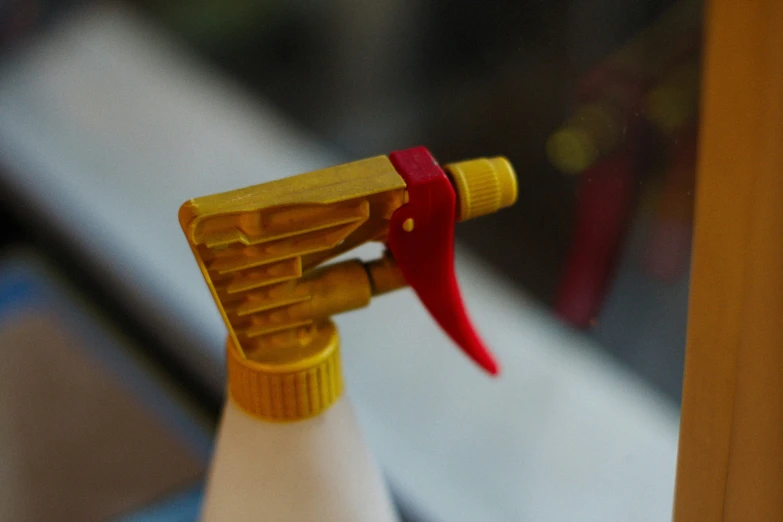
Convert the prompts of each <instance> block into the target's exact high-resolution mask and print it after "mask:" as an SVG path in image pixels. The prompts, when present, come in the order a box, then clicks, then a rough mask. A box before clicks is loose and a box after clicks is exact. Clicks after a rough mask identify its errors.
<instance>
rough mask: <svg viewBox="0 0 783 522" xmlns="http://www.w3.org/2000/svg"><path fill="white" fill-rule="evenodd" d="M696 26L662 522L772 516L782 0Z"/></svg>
mask: <svg viewBox="0 0 783 522" xmlns="http://www.w3.org/2000/svg"><path fill="white" fill-rule="evenodd" d="M706 24H707V26H706V29H707V42H706V62H705V63H706V66H705V67H706V68H705V71H704V83H703V92H702V121H701V143H700V150H699V163H698V170H697V172H698V179H697V200H696V213H695V236H694V249H693V261H692V278H691V294H690V310H689V318H688V320H689V324H688V346H687V353H686V360H685V382H684V387H683V404H682V421H681V428H680V447H679V457H678V466H677V485H676V492H675V505H674V520H675V522H695V521H698V522H716V521H740V520H741V521H743V522H748V521H765V522H768V521H773V520H783V255H782V254H783V248H782V246H783V2H780V1H779V0H745V1H742V2H739V1H735V0H713V1H712V2H710V3H709V5H708V9H707V18H706Z"/></svg>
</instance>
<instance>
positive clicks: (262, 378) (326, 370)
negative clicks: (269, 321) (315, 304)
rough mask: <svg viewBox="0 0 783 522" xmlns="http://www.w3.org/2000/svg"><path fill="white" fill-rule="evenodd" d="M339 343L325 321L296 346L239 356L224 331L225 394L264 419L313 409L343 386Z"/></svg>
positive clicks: (292, 417)
mask: <svg viewBox="0 0 783 522" xmlns="http://www.w3.org/2000/svg"><path fill="white" fill-rule="evenodd" d="M339 345H340V341H339V336H338V334H337V329H336V328H335V326H334V323H332V322H331V321H329V322H327V323H324V324H323V325H320V326H318V327H317V328H315V330H314V334H313V336H312V337H310V338H309V339H308V341H307V342H306V343H303V344H302V345H301V346H300V347H299V349H295V350H291V348H290V347H286V348H285V349H282V350H280V351H275V350H272V351H268V352H267V353H262V354H259V355H254V356H253V357H252V358H245V357H244V356H243V355H242V353H240V351H239V350H237V348H236V346H235V345H234V341H233V340H232V338H231V337H230V336H229V339H228V342H227V352H228V357H227V360H228V388H229V393H230V395H231V398H232V399H233V400H234V402H235V403H236V404H237V405H239V407H241V408H242V409H243V410H245V411H246V412H247V413H249V414H250V415H253V416H254V417H258V418H260V419H263V420H267V421H282V422H290V421H296V420H302V419H307V418H310V417H313V416H315V415H318V414H319V413H321V412H323V411H324V410H326V409H327V408H329V406H331V405H332V404H334V403H335V402H336V401H337V399H339V398H340V396H341V395H342V392H343V378H342V372H341V370H340V350H339ZM292 352H295V353H292ZM283 354H284V355H283ZM281 355H282V357H281Z"/></svg>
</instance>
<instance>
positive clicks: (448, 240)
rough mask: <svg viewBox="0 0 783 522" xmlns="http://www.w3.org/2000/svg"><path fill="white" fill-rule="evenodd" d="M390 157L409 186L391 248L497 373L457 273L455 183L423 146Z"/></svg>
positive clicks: (435, 312)
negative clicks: (455, 255)
mask: <svg viewBox="0 0 783 522" xmlns="http://www.w3.org/2000/svg"><path fill="white" fill-rule="evenodd" d="M389 159H390V160H391V162H392V165H394V168H395V169H396V170H397V173H398V174H399V175H400V176H402V178H403V179H404V180H405V183H406V184H407V190H408V202H407V203H406V204H404V205H402V206H401V207H400V208H398V209H397V210H396V211H395V212H394V214H393V215H392V217H391V222H390V225H389V239H388V245H389V249H390V250H391V253H392V255H393V256H394V259H395V260H396V262H397V265H398V266H399V267H400V269H401V271H402V274H403V276H404V277H405V280H406V281H407V283H408V284H409V285H410V286H411V288H413V290H414V291H415V292H416V294H417V295H418V296H419V299H421V302H422V303H423V304H424V306H425V307H426V308H427V310H429V312H430V314H431V315H432V317H433V318H434V319H435V320H436V321H437V322H438V324H440V326H441V327H442V328H443V329H444V330H445V331H446V333H447V334H448V335H449V336H450V337H451V338H452V339H453V340H454V342H455V343H457V344H458V345H459V346H460V348H462V350H463V351H464V352H465V353H466V354H467V355H468V356H469V357H470V358H471V359H473V360H474V361H475V362H476V363H477V364H478V365H479V366H481V367H482V368H484V369H485V370H486V371H487V372H489V373H490V374H492V375H497V374H498V372H499V368H498V364H497V362H496V361H495V358H494V357H493V356H492V354H491V353H490V351H489V350H488V349H487V347H486V345H485V344H484V342H483V341H482V340H481V338H480V337H479V336H478V333H477V332H476V330H475V328H474V327H473V324H472V323H471V321H470V318H469V317H468V314H467V311H466V310H465V305H464V303H463V301H462V294H461V293H460V291H459V286H458V285H457V277H456V275H455V273H454V225H455V223H456V221H457V208H456V205H457V201H456V200H457V197H456V193H455V191H454V188H453V187H452V185H451V182H450V181H449V178H448V177H447V176H446V174H445V173H444V172H443V170H442V169H441V168H440V166H439V165H438V163H437V162H436V161H435V158H433V157H432V155H431V154H430V153H429V151H428V150H427V149H426V148H424V147H416V148H412V149H407V150H402V151H397V152H393V153H391V154H390V155H389Z"/></svg>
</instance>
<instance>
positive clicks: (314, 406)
mask: <svg viewBox="0 0 783 522" xmlns="http://www.w3.org/2000/svg"><path fill="white" fill-rule="evenodd" d="M326 330H327V332H326V333H325V335H324V336H322V337H321V338H320V339H316V340H314V341H313V342H311V343H309V344H308V346H307V351H306V353H305V352H304V351H302V352H300V353H299V354H297V357H295V358H292V359H289V360H288V361H286V362H274V363H272V362H269V361H267V362H266V363H258V362H257V361H255V362H254V361H249V360H247V359H244V358H242V357H241V356H239V355H238V353H237V351H236V350H234V349H233V348H232V345H231V343H230V342H229V346H228V370H229V398H228V400H227V401H226V405H225V409H224V411H223V417H222V420H221V423H220V428H219V432H218V437H217V444H216V448H215V453H214V456H213V458H212V466H211V469H210V472H209V477H208V482H207V491H206V496H205V500H204V505H203V508H202V509H203V511H202V520H203V521H204V522H227V521H231V522H242V521H246V520H247V521H250V520H252V521H258V520H263V521H265V522H289V521H290V522H311V521H312V522H332V521H334V522H370V521H371V522H393V521H396V520H398V518H397V515H396V513H395V510H394V507H393V506H392V503H391V500H390V497H389V493H388V491H387V489H386V486H385V484H384V482H383V479H382V477H381V474H380V471H379V469H378V466H377V465H376V463H375V462H374V460H373V458H372V455H371V454H370V451H369V450H368V448H367V446H366V444H365V442H364V440H363V438H362V434H361V431H360V429H359V426H358V423H357V421H356V418H355V416H354V412H353V408H352V406H351V404H350V402H349V400H348V399H347V397H344V396H343V394H342V378H341V376H340V368H339V359H338V358H339V350H338V343H339V341H338V336H337V332H336V330H335V329H334V327H333V326H332V325H331V323H330V324H329V325H327V328H326ZM301 385H303V386H301ZM302 391H304V392H305V393H303V394H300V393H298V392H302ZM281 421H284V422H281Z"/></svg>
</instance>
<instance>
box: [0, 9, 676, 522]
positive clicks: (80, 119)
mask: <svg viewBox="0 0 783 522" xmlns="http://www.w3.org/2000/svg"><path fill="white" fill-rule="evenodd" d="M412 145H413V144H412ZM335 161H336V158H334V157H331V156H330V155H329V154H328V153H326V152H324V151H323V150H322V149H321V148H319V147H318V146H316V145H314V143H313V142H312V141H309V140H307V139H306V138H304V137H303V136H302V135H301V134H300V133H297V132H296V131H295V130H293V129H291V128H289V127H288V126H287V125H286V124H285V123H284V121H283V120H282V119H281V118H280V117H279V116H278V115H276V114H275V113H273V112H272V111H271V110H269V109H267V108H265V107H264V106H262V105H259V104H258V103H255V102H251V101H250V99H249V98H248V97H247V96H246V95H244V94H243V93H242V92H240V91H238V90H237V89H235V88H233V87H232V86H230V85H229V84H227V83H225V82H223V81H220V80H218V79H216V78H214V77H213V76H212V75H210V74H209V73H208V72H206V71H205V70H204V69H203V68H202V67H201V66H199V64H197V63H195V62H193V61H192V59H191V58H189V57H188V56H187V54H186V53H184V52H182V51H181V50H179V49H177V48H175V47H174V46H173V45H172V44H171V43H170V42H167V41H165V40H164V39H163V38H162V37H160V36H159V35H158V34H157V33H156V32H155V31H154V30H152V29H150V28H148V27H146V26H144V25H143V24H141V23H140V22H139V21H138V20H135V19H134V18H133V17H132V16H129V15H128V14H127V13H124V12H118V11H113V10H111V9H106V8H104V9H103V10H101V11H93V12H91V13H88V14H85V15H83V16H80V17H78V18H74V19H72V20H70V22H69V23H68V25H66V26H65V27H61V28H60V29H59V30H57V31H55V32H54V33H53V34H50V35H49V36H48V37H47V38H46V39H45V40H44V41H42V42H40V43H39V44H37V45H36V46H35V47H34V48H33V49H31V50H28V51H27V52H25V53H24V54H23V55H21V56H18V57H17V58H16V59H14V60H13V61H11V62H8V63H6V64H5V66H4V68H3V70H2V71H0V162H2V164H3V165H4V166H5V167H7V168H8V170H7V171H6V172H5V173H4V174H3V176H4V178H3V182H4V183H6V184H9V185H10V186H11V187H12V188H13V189H14V192H15V193H16V194H19V195H21V196H22V199H23V201H24V202H25V204H26V205H29V206H30V207H31V211H33V212H35V213H37V214H39V215H43V216H45V217H46V218H48V220H49V221H51V222H52V223H53V224H54V226H56V227H58V229H59V230H60V232H61V233H62V234H64V235H65V236H66V237H68V238H69V239H70V240H71V241H72V243H73V245H74V247H75V248H77V249H79V250H81V251H84V252H85V254H86V257H87V258H88V259H89V262H90V263H92V264H93V266H94V268H95V269H96V273H97V274H98V277H100V278H101V281H104V282H105V283H106V284H107V285H111V287H112V289H113V290H115V291H116V292H117V293H118V295H120V296H121V297H122V298H125V299H128V300H130V302H131V303H133V304H135V305H136V307H137V309H138V310H140V313H142V314H143V315H142V318H143V319H144V320H146V321H147V322H148V324H151V325H154V327H155V328H157V329H158V330H159V331H160V332H161V334H162V335H164V336H165V337H166V338H167V339H168V340H169V341H170V344H171V345H172V346H181V347H182V348H181V355H182V357H183V360H184V361H185V362H186V363H187V364H189V365H191V367H192V368H194V369H196V370H197V371H199V372H201V374H202V375H203V376H205V377H206V378H208V379H209V380H210V382H211V383H212V385H213V386H215V387H216V389H219V387H220V386H221V379H222V375H221V370H218V368H221V367H222V362H221V361H222V355H223V354H222V351H223V339H224V335H225V330H224V328H223V326H222V324H221V322H220V319H219V316H218V314H217V312H216V310H215V307H214V305H213V303H212V302H211V299H210V296H209V294H208V292H207V290H206V287H205V285H204V284H203V282H202V280H201V275H200V273H199V272H198V270H197V268H196V265H195V262H194V261H193V260H192V257H191V253H190V251H189V249H188V246H187V244H186V241H185V239H184V237H183V235H182V232H181V231H180V229H179V226H178V223H177V220H176V213H177V209H178V207H179V205H180V204H181V203H182V201H184V200H185V199H187V198H189V197H194V196H200V195H205V194H210V193H214V192H218V191H222V190H228V189H232V188H237V187H240V186H246V185H250V184H255V183H260V182H263V181H266V180H269V179H273V178H278V177H283V176H287V175H291V174H295V173H298V172H303V171H307V170H312V169H314V168H318V167H322V166H325V165H327V164H330V163H334V162H335ZM457 268H458V272H459V275H460V279H461V282H462V285H463V290H464V292H465V297H466V299H467V301H468V303H469V306H470V309H471V310H472V312H473V317H474V319H475V321H476V323H477V324H478V326H479V328H480V330H481V331H482V332H483V333H484V336H485V337H486V339H487V341H488V342H489V343H490V345H491V346H493V348H494V349H495V350H496V351H497V353H498V355H499V357H500V360H501V361H502V364H503V370H504V373H503V376H502V378H501V379H500V380H497V381H493V380H490V379H488V378H487V377H485V376H484V375H482V374H481V373H479V372H478V371H477V370H476V369H475V368H474V367H472V366H471V365H470V364H469V363H468V361H467V360H466V359H465V358H464V357H463V356H461V355H460V354H459V353H458V352H457V350H456V349H455V348H454V347H453V346H452V345H451V343H450V342H449V341H448V340H447V339H446V338H445V337H444V335H443V334H441V332H440V331H439V330H438V329H437V327H436V326H434V324H433V323H432V321H431V320H430V319H429V318H428V317H427V315H426V313H425V312H424V311H423V309H422V307H421V306H420V305H419V304H418V303H417V301H416V300H415V298H414V296H413V295H412V293H411V292H409V291H403V292H399V293H396V294H394V295H390V296H387V297H383V298H380V299H378V300H377V301H376V302H374V303H373V305H372V306H371V307H370V308H369V309H366V310H362V311H359V312H355V313H352V314H348V315H346V316H344V317H340V318H339V319H338V322H339V323H340V325H341V332H342V336H343V346H344V348H343V349H344V353H345V355H344V360H345V362H344V364H345V368H346V378H347V380H348V385H349V390H350V393H351V396H352V397H353V400H354V402H355V404H356V406H357V409H358V411H359V418H360V421H361V423H362V424H363V426H364V427H365V429H366V432H367V435H368V439H369V441H370V445H371V446H372V448H373V450H374V451H375V452H376V454H377V455H378V457H379V460H380V462H381V464H382V465H383V467H384V468H385V470H386V472H387V473H388V476H389V478H390V480H391V481H392V483H393V485H394V486H395V488H396V489H397V491H398V492H399V493H400V494H401V496H402V499H403V501H404V502H405V503H406V504H409V505H411V506H413V507H414V508H415V509H416V510H418V511H419V512H420V513H422V514H423V515H424V516H426V517H428V518H425V520H443V521H463V520H464V521H471V522H475V521H484V520H487V521H489V520H493V521H502V520H532V521H536V522H538V521H569V522H571V521H586V520H596V521H601V522H609V521H617V522H627V521H628V520H634V521H637V522H641V521H648V520H649V521H655V522H658V521H661V520H666V519H668V518H669V516H670V512H671V501H672V490H673V483H674V480H673V478H674V464H675V452H676V437H677V412H676V411H675V410H673V409H672V408H671V407H670V406H669V405H668V404H667V403H663V402H661V400H660V399H659V398H658V397H657V396H655V395H654V394H652V392H650V390H648V389H647V388H646V387H645V386H644V385H642V383H640V382H639V381H638V380H636V379H635V378H632V377H631V376H629V375H628V374H627V373H625V372H623V371H621V369H619V368H618V367H616V366H614V365H612V364H611V363H610V362H609V361H607V360H606V359H604V358H603V357H601V356H600V354H599V353H598V352H597V351H596V349H595V347H594V346H592V345H590V343H589V342H588V341H587V340H586V339H584V338H582V337H579V336H577V335H575V334H572V333H569V332H567V331H565V330H563V329H562V328H561V327H560V326H559V325H558V324H556V323H555V322H554V321H553V320H552V319H550V318H549V317H548V316H547V315H545V314H544V313H543V311H541V310H539V309H538V308H537V306H536V305H535V304H534V303H533V302H531V301H530V300H529V299H527V298H526V297H525V296H523V295H521V294H517V293H514V292H513V291H512V290H511V289H509V288H508V285H505V284H503V283H502V282H501V281H498V280H496V279H495V278H494V277H493V276H492V275H491V273H490V272H489V271H488V270H487V269H486V268H485V267H484V266H483V265H482V264H481V263H479V262H478V261H476V260H474V259H471V258H469V257H468V256H466V255H465V254H464V253H463V252H461V251H460V252H458V267H457Z"/></svg>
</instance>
